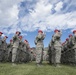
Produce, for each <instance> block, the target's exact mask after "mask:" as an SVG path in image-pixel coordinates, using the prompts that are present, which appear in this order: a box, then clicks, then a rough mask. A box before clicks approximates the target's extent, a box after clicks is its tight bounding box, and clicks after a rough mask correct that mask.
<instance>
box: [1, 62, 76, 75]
mask: <svg viewBox="0 0 76 75" xmlns="http://www.w3.org/2000/svg"><path fill="white" fill-rule="evenodd" d="M0 75H76V66H69V65H61V67H60V68H57V67H54V66H51V65H48V64H47V63H45V62H44V63H43V66H42V67H37V66H36V65H35V62H32V63H27V64H18V65H17V66H12V64H11V63H0Z"/></svg>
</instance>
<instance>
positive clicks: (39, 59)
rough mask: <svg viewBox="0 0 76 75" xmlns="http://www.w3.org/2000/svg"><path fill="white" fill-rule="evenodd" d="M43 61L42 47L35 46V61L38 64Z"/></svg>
mask: <svg viewBox="0 0 76 75" xmlns="http://www.w3.org/2000/svg"><path fill="white" fill-rule="evenodd" d="M42 61H43V48H42V47H37V48H36V63H37V64H40V63H42Z"/></svg>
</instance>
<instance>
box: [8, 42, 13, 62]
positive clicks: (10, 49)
mask: <svg viewBox="0 0 76 75" xmlns="http://www.w3.org/2000/svg"><path fill="white" fill-rule="evenodd" d="M12 46H13V41H10V43H9V44H8V45H7V48H8V61H12V48H13V47H12Z"/></svg>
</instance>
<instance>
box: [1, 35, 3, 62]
mask: <svg viewBox="0 0 76 75" xmlns="http://www.w3.org/2000/svg"><path fill="white" fill-rule="evenodd" d="M2 57H3V50H2V38H1V36H0V62H1V61H2Z"/></svg>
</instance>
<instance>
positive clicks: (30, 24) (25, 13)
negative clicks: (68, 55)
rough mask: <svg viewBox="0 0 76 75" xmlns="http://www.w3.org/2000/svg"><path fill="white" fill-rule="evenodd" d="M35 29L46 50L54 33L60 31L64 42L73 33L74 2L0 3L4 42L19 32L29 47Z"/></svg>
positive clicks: (17, 0) (24, 0)
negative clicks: (40, 35)
mask: <svg viewBox="0 0 76 75" xmlns="http://www.w3.org/2000/svg"><path fill="white" fill-rule="evenodd" d="M39 29H41V30H43V31H44V32H45V33H46V38H45V40H44V45H45V46H46V47H47V46H48V44H49V42H50V40H51V37H52V35H53V34H54V30H55V29H60V30H62V33H63V34H62V37H61V41H62V42H63V41H65V39H66V38H67V37H68V35H69V34H72V31H73V30H74V29H76V0H0V31H2V32H3V33H4V35H7V36H8V37H9V38H8V39H7V42H9V40H10V39H11V38H12V36H13V35H14V33H15V32H16V31H17V30H19V31H21V33H22V35H23V37H24V38H23V39H27V40H28V41H29V43H30V46H31V47H33V46H35V45H34V39H35V36H36V35H37V32H38V30H39Z"/></svg>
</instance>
